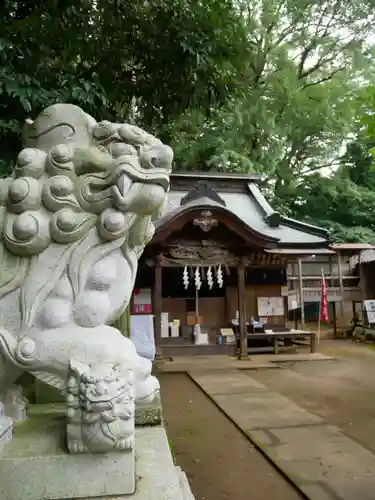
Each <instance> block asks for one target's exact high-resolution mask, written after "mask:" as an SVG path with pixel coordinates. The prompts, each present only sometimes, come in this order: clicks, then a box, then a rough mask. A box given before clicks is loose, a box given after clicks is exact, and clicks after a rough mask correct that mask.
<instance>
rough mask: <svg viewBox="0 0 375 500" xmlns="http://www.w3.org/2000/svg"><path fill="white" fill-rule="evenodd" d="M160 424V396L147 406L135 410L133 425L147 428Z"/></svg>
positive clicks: (137, 407)
mask: <svg viewBox="0 0 375 500" xmlns="http://www.w3.org/2000/svg"><path fill="white" fill-rule="evenodd" d="M161 424H162V411H161V401H160V396H159V397H157V398H155V400H154V401H153V402H152V403H150V404H148V405H143V406H142V405H140V406H136V408H135V425H138V426H146V425H147V426H149V425H161Z"/></svg>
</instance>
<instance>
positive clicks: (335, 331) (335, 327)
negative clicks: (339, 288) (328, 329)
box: [332, 302, 337, 338]
mask: <svg viewBox="0 0 375 500" xmlns="http://www.w3.org/2000/svg"><path fill="white" fill-rule="evenodd" d="M332 310H333V337H334V338H337V314H336V302H332Z"/></svg>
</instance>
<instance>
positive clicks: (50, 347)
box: [0, 104, 173, 451]
mask: <svg viewBox="0 0 375 500" xmlns="http://www.w3.org/2000/svg"><path fill="white" fill-rule="evenodd" d="M25 146H26V147H25V149H23V150H22V151H21V152H20V154H19V155H18V158H17V163H16V166H15V168H14V171H13V173H12V175H11V177H9V178H6V179H2V180H0V210H1V214H0V236H1V238H0V254H1V260H0V261H1V269H0V395H1V394H4V392H5V390H6V389H7V387H8V386H9V385H10V384H11V383H12V382H14V380H15V379H16V378H17V377H18V376H19V375H20V374H21V373H22V372H23V371H28V372H30V373H32V374H34V375H35V376H36V377H37V378H39V379H41V380H43V381H44V382H46V383H47V384H50V385H52V386H54V387H56V388H58V389H60V390H61V391H63V392H65V393H66V394H67V402H68V407H69V409H68V421H69V419H71V422H70V423H71V427H72V429H73V430H72V432H71V440H70V441H69V425H68V446H69V448H70V450H71V451H106V450H108V449H111V448H116V447H117V448H126V447H129V446H132V438H131V425H130V424H129V423H128V422H127V423H126V426H127V427H126V426H125V427H126V428H127V429H128V430H129V432H127V431H124V425H121V424H119V426H117V427H119V428H121V432H120V431H119V436H116V430H115V429H117V427H116V422H115V421H116V415H117V414H119V415H120V417H119V418H121V419H122V420H123V421H124V422H125V421H126V420H129V419H131V418H132V417H131V416H132V414H133V413H134V412H133V406H134V404H141V403H142V402H143V401H148V400H150V399H153V398H154V397H155V395H156V393H157V392H158V389H159V386H158V382H157V380H156V379H155V378H154V377H152V376H151V363H150V362H149V361H147V360H145V359H143V358H140V357H139V356H138V355H137V353H136V351H135V348H134V345H133V343H132V342H131V340H129V339H127V338H125V337H123V335H122V334H121V333H120V332H119V331H118V330H116V329H115V328H113V327H111V326H108V325H111V324H113V322H114V321H115V320H116V318H117V317H118V316H119V315H120V314H122V312H123V311H124V310H125V308H126V307H127V306H128V304H129V300H130V297H131V293H132V290H133V287H134V281H135V277H136V272H137V264H138V258H139V256H140V255H141V253H142V252H143V249H144V247H145V245H146V244H147V242H148V241H149V240H150V239H151V238H152V236H153V231H154V227H153V224H152V220H153V217H154V216H155V215H156V214H157V213H158V211H159V210H160V208H161V206H162V205H163V203H164V201H165V197H166V193H167V192H168V189H169V173H170V170H171V165H172V160H173V152H172V150H171V149H170V148H169V147H168V146H165V145H164V144H162V142H161V141H159V140H158V139H156V138H155V137H154V136H152V135H150V134H148V133H146V132H144V131H143V130H141V129H140V128H138V127H136V126H133V125H128V124H117V123H110V122H107V121H103V122H100V123H97V122H96V121H95V120H94V119H93V118H92V117H91V116H89V115H87V114H86V113H84V112H83V111H82V110H81V109H80V108H78V107H76V106H73V105H69V104H57V105H54V106H51V107H49V108H47V109H46V110H45V111H43V112H42V113H41V114H40V115H39V116H38V117H37V119H36V120H35V121H34V122H31V121H29V123H28V124H27V125H26V129H25ZM77 366H79V369H77ZM130 372H131V375H130ZM75 379H76V382H77V383H75ZM68 380H69V384H70V387H68V388H67V385H68ZM0 399H1V398H0ZM115 405H117V406H119V405H120V406H121V405H122V407H123V411H119V412H113V411H112V410H111V408H112V409H113V407H114V406H115ZM132 405H133V406H132ZM93 413H94V414H95V413H99V414H100V415H99V418H97V417H98V415H93ZM89 414H90V415H89ZM87 415H89V416H87ZM77 416H78V417H77ZM98 421H100V422H102V424H103V425H98ZM133 421H134V419H133ZM114 422H115V423H114ZM94 424H95V426H96V427H95V429H96V430H93V432H96V437H95V439H92V440H91V441H90V440H86V441H85V439H84V435H85V426H93V425H94ZM129 425H130V427H129ZM99 428H100V429H102V432H103V428H106V429H107V434H105V433H104V434H103V439H101V437H100V432H99V430H98V429H99ZM92 429H94V428H93V427H92ZM108 429H111V430H110V431H109V430H108ZM86 431H87V428H86ZM88 434H89V433H87V432H86V435H88Z"/></svg>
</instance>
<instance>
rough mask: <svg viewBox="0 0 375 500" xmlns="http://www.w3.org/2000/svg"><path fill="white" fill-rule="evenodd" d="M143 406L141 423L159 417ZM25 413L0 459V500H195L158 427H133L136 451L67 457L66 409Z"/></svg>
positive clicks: (157, 408)
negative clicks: (65, 436)
mask: <svg viewBox="0 0 375 500" xmlns="http://www.w3.org/2000/svg"><path fill="white" fill-rule="evenodd" d="M146 408H147V407H145V408H143V410H144V411H143V410H142V411H141V413H140V415H142V422H146V421H147V419H148V420H149V421H152V422H154V423H156V420H155V416H156V415H159V417H160V419H161V408H160V405H159V404H155V405H154V406H149V407H148V410H147V411H146ZM28 415H29V420H28V421H26V422H22V423H20V424H18V425H16V427H15V432H14V438H13V439H12V441H11V442H8V445H7V446H6V448H5V452H4V455H3V456H2V457H0V499H1V500H67V499H72V498H75V499H81V500H92V499H94V498H97V500H99V498H98V497H100V500H110V498H114V497H115V498H116V500H194V497H193V495H192V493H191V490H190V487H189V483H188V482H187V479H186V475H185V474H184V473H183V471H181V469H180V468H179V467H175V465H174V462H173V457H172V455H171V451H170V447H169V443H168V439H167V435H166V433H165V429H164V427H163V426H162V425H152V426H150V425H148V426H147V425H146V426H141V427H137V428H136V436H135V443H136V445H135V452H129V453H108V454H95V455H90V454H83V455H76V454H75V455H69V454H67V453H66V452H65V447H64V443H63V436H64V428H65V426H64V416H63V415H64V405H61V404H57V405H48V406H47V405H31V406H30V407H29V412H28ZM121 491H122V492H121ZM124 491H127V492H128V493H124Z"/></svg>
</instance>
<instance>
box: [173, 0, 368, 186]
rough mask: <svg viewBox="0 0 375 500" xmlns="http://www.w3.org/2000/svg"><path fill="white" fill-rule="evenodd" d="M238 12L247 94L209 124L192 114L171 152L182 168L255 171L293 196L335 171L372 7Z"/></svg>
mask: <svg viewBox="0 0 375 500" xmlns="http://www.w3.org/2000/svg"><path fill="white" fill-rule="evenodd" d="M240 4H241V9H242V12H243V15H244V18H245V20H246V23H247V29H248V33H249V35H248V36H249V45H250V49H251V57H250V58H249V59H248V64H247V68H246V71H245V72H244V74H243V75H242V78H241V81H242V95H241V96H240V97H239V98H238V97H237V98H236V99H230V100H229V102H228V103H227V105H226V106H225V107H222V108H219V109H215V111H214V112H213V113H212V114H211V115H210V116H209V117H208V118H207V117H205V116H204V115H203V113H200V112H199V110H193V111H191V110H190V109H188V110H187V112H186V113H185V114H184V115H183V116H182V117H181V118H180V119H179V120H178V121H177V123H174V124H173V127H172V128H173V136H174V147H175V149H176V151H177V156H178V158H179V159H180V162H181V165H182V166H183V167H184V168H190V169H194V168H196V165H199V166H206V167H207V168H210V169H212V168H218V169H221V170H233V169H234V170H236V169H238V170H242V171H243V170H245V171H246V170H253V171H258V172H263V173H264V174H265V175H266V176H267V177H268V178H269V179H270V180H273V181H276V183H277V184H276V188H277V189H281V188H282V187H283V186H284V185H285V184H287V185H288V186H287V187H288V188H289V185H290V184H293V182H294V180H295V179H296V178H298V179H301V178H302V177H304V176H306V175H307V174H310V173H311V172H314V171H319V170H321V169H322V168H323V167H330V166H336V165H337V164H338V163H339V157H340V153H341V150H342V144H343V141H344V140H345V139H346V138H347V137H348V136H349V134H350V133H351V132H352V131H353V116H354V112H355V96H356V91H357V88H358V81H359V78H360V77H363V76H364V74H365V72H366V70H367V60H368V58H369V57H370V54H371V47H369V46H368V43H367V42H366V36H367V34H368V33H369V30H370V28H371V27H372V25H373V22H374V12H373V8H372V3H371V2H366V1H364V2H359V3H357V4H356V5H355V6H354V3H353V2H350V1H346V0H336V1H331V0H329V1H322V0H312V1H310V0H308V1H307V0H306V1H304V0H302V1H301V0H255V1H250V0H249V1H244V2H242V3H240ZM188 143H189V146H188V145H187V144H188Z"/></svg>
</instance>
